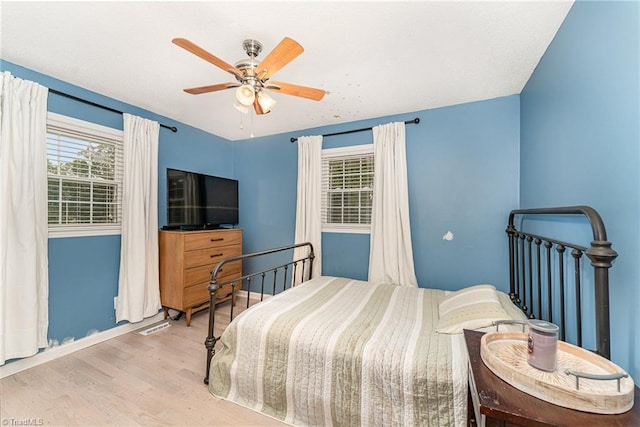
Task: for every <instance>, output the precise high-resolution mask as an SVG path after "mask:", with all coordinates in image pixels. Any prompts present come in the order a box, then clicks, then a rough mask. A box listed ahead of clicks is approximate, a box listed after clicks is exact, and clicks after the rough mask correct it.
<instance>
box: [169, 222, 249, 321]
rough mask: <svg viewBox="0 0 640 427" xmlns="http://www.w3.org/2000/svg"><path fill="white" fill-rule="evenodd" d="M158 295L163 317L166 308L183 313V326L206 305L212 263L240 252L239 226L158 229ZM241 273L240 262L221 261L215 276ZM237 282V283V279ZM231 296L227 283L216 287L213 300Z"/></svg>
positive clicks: (224, 277) (239, 275)
mask: <svg viewBox="0 0 640 427" xmlns="http://www.w3.org/2000/svg"><path fill="white" fill-rule="evenodd" d="M159 233H160V235H159V241H160V299H161V302H162V306H163V307H164V315H165V319H166V318H167V315H168V312H169V309H170V308H171V309H174V310H178V311H181V312H184V313H186V315H187V326H189V325H190V324H191V315H192V314H193V313H196V312H198V311H200V310H204V309H206V308H208V307H209V291H208V290H207V286H208V285H209V281H210V280H211V272H212V270H213V268H214V267H215V265H216V264H217V263H218V262H220V261H221V260H223V259H225V258H229V257H232V256H237V255H241V254H242V230H241V229H239V228H234V229H228V230H199V231H178V230H176V231H173V230H160V232H159ZM241 276H242V264H241V262H240V261H238V262H237V263H235V262H234V263H230V264H228V265H225V266H224V267H223V269H222V270H221V273H219V275H218V279H219V280H221V281H223V280H225V281H226V280H230V279H233V278H236V277H241ZM238 285H240V284H239V283H238ZM228 300H232V304H235V292H234V289H232V287H231V285H230V284H229V285H226V286H223V287H222V288H220V290H218V293H217V302H218V303H219V302H224V301H228Z"/></svg>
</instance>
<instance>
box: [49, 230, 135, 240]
mask: <svg viewBox="0 0 640 427" xmlns="http://www.w3.org/2000/svg"><path fill="white" fill-rule="evenodd" d="M120 234H122V228H121V227H117V228H115V227H114V228H98V229H96V228H93V229H92V228H87V227H78V228H66V229H51V228H50V229H49V236H48V237H49V239H60V238H67V237H94V236H119V235H120Z"/></svg>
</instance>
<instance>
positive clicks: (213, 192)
mask: <svg viewBox="0 0 640 427" xmlns="http://www.w3.org/2000/svg"><path fill="white" fill-rule="evenodd" d="M236 224H238V181H237V180H235V179H229V178H222V177H218V176H211V175H205V174H201V173H196V172H187V171H182V170H177V169H167V225H166V226H165V227H164V228H165V229H183V230H198V229H213V228H220V227H222V226H229V225H236Z"/></svg>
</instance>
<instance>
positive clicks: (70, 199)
mask: <svg viewBox="0 0 640 427" xmlns="http://www.w3.org/2000/svg"><path fill="white" fill-rule="evenodd" d="M122 140H123V136H122V131H121V130H117V129H112V128H108V127H104V126H100V125H97V124H94V123H90V122H85V121H82V120H77V119H73V118H70V117H66V116H62V115H59V114H54V113H49V114H48V116H47V182H48V191H47V193H48V197H47V199H48V218H49V236H50V237H69V236H95V235H105V234H120V232H121V223H122V222H121V221H122V170H123V152H122V150H123V142H122Z"/></svg>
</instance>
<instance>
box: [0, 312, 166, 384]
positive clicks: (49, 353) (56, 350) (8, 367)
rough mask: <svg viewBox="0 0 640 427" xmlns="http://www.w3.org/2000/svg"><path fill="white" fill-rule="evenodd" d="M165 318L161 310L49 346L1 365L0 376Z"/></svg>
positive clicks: (22, 369)
mask: <svg viewBox="0 0 640 427" xmlns="http://www.w3.org/2000/svg"><path fill="white" fill-rule="evenodd" d="M163 319H164V313H162V312H159V313H158V314H156V315H155V316H153V317H149V318H147V319H144V320H142V321H141V322H137V323H125V324H124V325H120V326H116V327H114V328H111V329H107V330H106V331H102V332H98V333H97V334H93V335H89V336H88V337H84V338H81V339H79V340H74V341H72V342H70V343H68V344H62V345H58V346H55V347H49V348H47V349H45V350H44V351H41V352H40V353H38V354H35V355H33V356H31V357H25V358H24V359H20V360H16V361H15V362H10V363H7V364H5V365H4V366H1V367H0V378H5V377H8V376H9V375H13V374H17V373H18V372H21V371H24V370H25V369H29V368H33V367H34V366H38V365H41V364H43V363H45V362H49V361H50V360H54V359H57V358H59V357H62V356H66V355H67V354H71V353H74V352H76V351H78V350H82V349H84V348H87V347H91V346H92V345H96V344H99V343H101V342H104V341H107V340H110V339H111V338H115V337H117V336H120V335H124V334H126V333H129V332H131V331H135V330H136V329H140V328H146V327H147V326H149V325H151V324H153V323H156V322H159V321H161V320H163Z"/></svg>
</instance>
